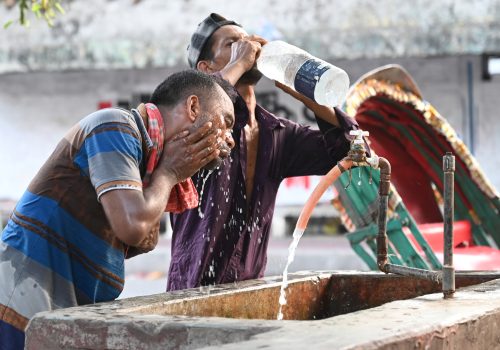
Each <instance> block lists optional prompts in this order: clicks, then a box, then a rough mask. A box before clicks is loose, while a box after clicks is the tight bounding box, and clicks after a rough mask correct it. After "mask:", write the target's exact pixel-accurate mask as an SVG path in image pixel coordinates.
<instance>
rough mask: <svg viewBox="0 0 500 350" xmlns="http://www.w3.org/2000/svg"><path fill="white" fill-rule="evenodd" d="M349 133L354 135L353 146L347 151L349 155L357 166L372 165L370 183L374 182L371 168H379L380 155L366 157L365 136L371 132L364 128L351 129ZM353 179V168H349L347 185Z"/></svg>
mask: <svg viewBox="0 0 500 350" xmlns="http://www.w3.org/2000/svg"><path fill="white" fill-rule="evenodd" d="M349 135H352V136H354V139H353V140H352V141H351V148H350V149H349V152H347V157H348V158H350V159H351V160H352V162H353V165H355V166H369V167H370V181H369V182H370V183H372V173H371V170H372V168H373V169H377V168H378V160H379V158H378V156H376V155H373V156H371V157H366V147H365V141H364V140H363V137H368V136H369V135H370V133H369V132H368V131H363V130H351V131H350V132H349ZM351 181H352V170H351V169H349V183H348V184H347V186H346V189H347V187H349V185H350V184H351Z"/></svg>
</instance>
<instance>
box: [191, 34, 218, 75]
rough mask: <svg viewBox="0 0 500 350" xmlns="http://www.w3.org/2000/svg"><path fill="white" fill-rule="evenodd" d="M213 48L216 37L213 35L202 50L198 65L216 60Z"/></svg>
mask: <svg viewBox="0 0 500 350" xmlns="http://www.w3.org/2000/svg"><path fill="white" fill-rule="evenodd" d="M212 46H214V36H213V35H211V36H210V37H209V38H208V39H207V41H206V43H205V45H204V46H203V48H202V49H201V51H200V56H199V57H198V60H197V61H196V64H198V62H200V61H211V60H213V59H214V51H213V50H212ZM195 68H196V67H195Z"/></svg>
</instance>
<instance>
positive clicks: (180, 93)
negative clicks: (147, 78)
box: [150, 69, 236, 107]
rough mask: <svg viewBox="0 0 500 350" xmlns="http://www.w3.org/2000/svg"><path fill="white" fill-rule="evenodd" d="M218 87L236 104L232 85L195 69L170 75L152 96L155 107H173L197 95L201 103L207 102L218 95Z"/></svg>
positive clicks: (151, 99) (151, 100)
mask: <svg viewBox="0 0 500 350" xmlns="http://www.w3.org/2000/svg"><path fill="white" fill-rule="evenodd" d="M217 85H219V86H220V87H221V88H222V90H224V91H225V92H226V94H227V95H228V96H229V98H230V99H231V101H232V102H233V103H234V101H235V98H236V92H235V91H234V88H233V87H232V85H230V84H229V83H228V82H227V81H225V80H224V79H222V78H220V77H219V76H217V75H209V74H206V73H203V72H200V71H197V70H194V69H188V70H183V71H180V72H177V73H174V74H172V75H170V76H169V77H168V78H167V79H165V80H164V81H163V82H162V83H161V84H160V85H158V86H157V87H156V89H155V91H154V92H153V94H152V95H151V98H150V102H151V103H153V104H155V105H163V106H166V107H173V106H175V105H177V104H178V103H179V102H183V101H184V100H185V99H186V98H187V97H188V96H189V95H196V96H198V97H199V98H200V101H202V102H203V101H207V100H208V99H211V98H215V97H216V96H217V95H218V91H217Z"/></svg>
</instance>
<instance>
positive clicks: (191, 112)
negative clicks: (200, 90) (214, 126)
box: [186, 95, 201, 123]
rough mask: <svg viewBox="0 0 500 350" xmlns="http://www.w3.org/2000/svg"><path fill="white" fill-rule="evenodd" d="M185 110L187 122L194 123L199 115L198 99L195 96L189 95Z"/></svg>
mask: <svg viewBox="0 0 500 350" xmlns="http://www.w3.org/2000/svg"><path fill="white" fill-rule="evenodd" d="M186 109H187V114H188V118H189V120H190V121H191V122H192V123H194V121H195V120H196V118H198V116H199V115H200V114H201V107H200V99H199V98H198V96H196V95H189V96H188V98H187V100H186Z"/></svg>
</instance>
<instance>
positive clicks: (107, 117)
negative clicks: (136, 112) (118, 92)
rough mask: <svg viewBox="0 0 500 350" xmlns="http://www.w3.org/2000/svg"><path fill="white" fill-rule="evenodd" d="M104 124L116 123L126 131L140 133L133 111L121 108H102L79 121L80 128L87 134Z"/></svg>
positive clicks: (116, 125) (115, 124)
mask: <svg viewBox="0 0 500 350" xmlns="http://www.w3.org/2000/svg"><path fill="white" fill-rule="evenodd" d="M103 125H109V126H112V125H114V126H115V127H117V128H119V129H122V130H124V131H125V130H127V129H129V130H130V132H131V133H133V134H137V135H139V129H138V127H137V125H136V123H135V120H134V117H133V115H132V113H131V112H129V111H127V110H125V109H121V108H106V109H101V110H99V111H96V112H94V113H91V114H89V115H88V116H86V117H85V118H83V119H82V120H81V121H80V122H79V123H78V126H79V128H80V129H81V130H82V131H83V134H85V135H89V134H91V133H92V132H93V131H94V130H96V129H98V128H99V127H101V126H103ZM120 127H121V128H120Z"/></svg>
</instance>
